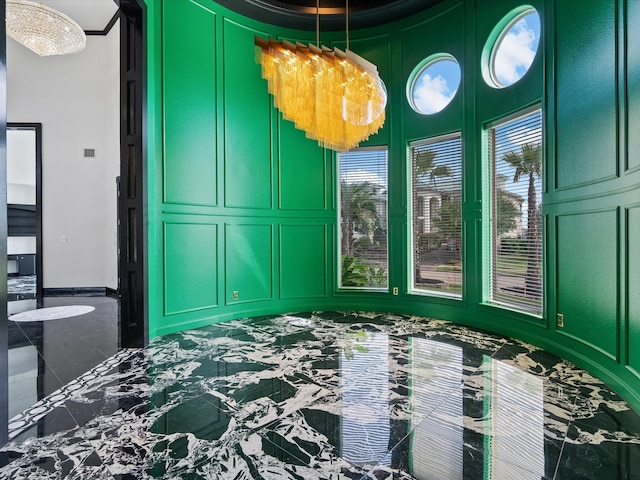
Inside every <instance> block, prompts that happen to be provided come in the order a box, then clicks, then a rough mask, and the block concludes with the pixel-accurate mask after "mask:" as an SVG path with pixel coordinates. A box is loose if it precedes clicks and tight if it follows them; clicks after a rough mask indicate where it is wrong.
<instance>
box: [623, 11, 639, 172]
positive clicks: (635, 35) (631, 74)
mask: <svg viewBox="0 0 640 480" xmlns="http://www.w3.org/2000/svg"><path fill="white" fill-rule="evenodd" d="M638 25H640V1H639V0H627V25H626V31H627V35H628V38H627V41H626V45H625V46H626V49H627V50H626V68H627V77H626V88H627V94H628V96H629V99H628V105H629V107H628V108H629V112H628V119H627V130H626V131H625V132H624V133H625V135H624V139H626V141H627V142H628V143H627V149H628V150H627V155H628V157H627V162H626V165H625V168H626V169H627V170H628V171H629V172H631V171H638V170H640V135H638V125H640V28H638ZM636 183H637V180H636Z"/></svg>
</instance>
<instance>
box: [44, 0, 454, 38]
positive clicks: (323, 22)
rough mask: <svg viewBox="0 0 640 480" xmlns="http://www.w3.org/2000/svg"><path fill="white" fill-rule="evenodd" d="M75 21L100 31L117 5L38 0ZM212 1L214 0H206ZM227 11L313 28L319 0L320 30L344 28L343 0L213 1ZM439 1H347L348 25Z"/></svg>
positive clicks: (110, 0)
mask: <svg viewBox="0 0 640 480" xmlns="http://www.w3.org/2000/svg"><path fill="white" fill-rule="evenodd" d="M40 1H41V2H42V3H43V4H44V5H47V6H49V7H51V8H54V9H56V10H59V11H60V12H62V13H64V14H66V15H68V16H69V17H71V18H72V19H73V20H75V21H76V22H77V23H78V24H79V25H80V26H81V27H82V28H83V29H84V30H89V31H96V30H97V31H101V30H104V28H105V27H106V26H107V25H108V24H109V21H110V20H111V18H112V17H113V15H114V14H115V13H116V11H117V9H118V7H117V5H116V3H115V1H114V0H40ZM209 1H214V0H209ZM215 1H216V3H219V4H221V5H223V6H225V7H227V8H229V9H231V10H234V11H236V12H238V13H240V14H242V15H245V16H247V17H250V18H254V19H256V20H259V21H262V22H265V23H269V24H272V25H277V26H280V27H288V28H295V29H300V30H312V31H315V29H316V2H317V1H319V7H320V8H319V13H320V30H321V31H329V30H333V31H335V30H344V29H345V26H346V23H345V10H346V8H345V7H346V4H347V0H215ZM441 1H442V0H348V4H349V28H350V29H359V28H366V27H372V26H375V25H379V24H381V23H387V22H390V21H394V20H398V19H400V18H404V17H408V16H410V15H414V14H416V13H417V12H420V11H422V10H425V9H427V8H429V7H432V6H433V5H436V4H438V3H440V2H441Z"/></svg>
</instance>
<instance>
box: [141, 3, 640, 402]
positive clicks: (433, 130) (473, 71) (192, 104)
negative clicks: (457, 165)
mask: <svg viewBox="0 0 640 480" xmlns="http://www.w3.org/2000/svg"><path fill="white" fill-rule="evenodd" d="M146 1H147V22H148V23H147V31H148V37H147V41H148V44H147V47H148V51H147V55H148V59H149V61H148V68H149V70H148V89H147V104H148V106H147V115H148V131H147V142H148V144H147V151H146V155H147V169H148V170H147V175H148V178H147V191H148V195H149V197H148V198H149V202H148V204H149V206H148V214H149V215H148V217H149V222H148V227H147V228H148V230H147V232H148V252H147V258H148V275H149V277H148V278H149V288H148V301H149V332H150V336H151V337H153V336H156V335H163V334H167V333H171V332H175V331H178V330H182V329H185V328H195V327H198V326H203V325H207V324H210V323H215V322H219V321H224V320H229V319H232V318H239V317H244V316H258V315H263V314H270V313H285V312H291V311H301V310H316V309H322V310H327V309H331V310H336V309H339V310H371V311H379V312H389V313H405V314H411V315H422V316H428V317H433V318H440V319H445V320H451V321H454V322H458V323H460V324H464V325H470V326H474V327H479V328H483V329H486V330H490V331H494V332H497V333H500V334H504V335H509V336H513V337H517V338H520V339H522V340H524V341H528V342H531V343H534V344H536V345H539V346H540V347H542V348H545V349H548V350H549V351H551V352H553V353H556V354H558V355H560V356H562V357H564V358H567V359H568V360H570V361H574V362H576V363H577V364H579V365H581V366H583V367H585V368H587V369H589V370H591V371H592V372H593V373H594V374H596V375H598V376H600V377H601V378H602V379H603V380H605V381H607V382H608V383H610V384H611V385H612V386H613V387H614V388H616V389H617V390H618V391H619V393H621V394H622V395H623V396H625V398H626V399H627V400H629V401H630V402H632V404H633V405H634V406H635V407H636V408H637V409H639V410H640V376H639V375H638V372H640V354H638V353H637V352H640V298H639V295H640V292H639V290H640V277H638V275H639V274H638V273H637V272H640V258H639V256H638V253H637V250H638V249H637V248H636V246H637V245H638V244H640V231H639V229H640V226H639V225H640V214H639V213H638V212H639V210H638V208H640V207H638V195H639V194H638V192H639V191H640V136H638V135H636V134H635V132H638V131H640V33H638V31H637V29H636V28H635V25H636V24H637V23H638V21H640V0H599V1H597V2H596V1H590V2H582V3H581V4H580V6H579V8H577V7H576V6H575V4H573V3H571V2H564V1H562V0H534V1H526V2H519V1H517V0H500V1H491V2H482V1H479V0H445V1H444V2H443V3H442V4H440V5H438V6H437V7H435V8H433V9H432V10H425V11H424V12H422V13H420V14H417V15H414V16H412V17H410V18H406V19H403V20H401V21H398V22H395V23H392V24H388V25H382V26H379V27H377V28H374V29H367V30H362V31H352V32H350V36H351V48H352V49H353V50H354V51H355V52H356V53H358V54H360V55H362V56H363V57H365V58H367V59H368V60H371V61H373V62H375V63H376V64H378V67H379V69H380V72H381V76H382V78H383V79H384V81H385V83H386V86H387V90H388V95H389V103H388V106H387V110H386V112H387V122H386V124H385V127H384V128H383V129H382V130H381V132H380V133H379V134H377V135H374V136H372V137H371V139H370V140H369V141H368V142H365V144H366V145H387V146H388V149H389V150H388V151H389V172H388V179H389V205H388V207H389V217H388V220H389V225H388V227H389V252H390V253H389V286H390V287H394V286H397V287H398V288H399V295H397V296H393V295H392V294H391V293H389V292H386V291H382V292H381V291H378V292H361V291H344V290H341V291H338V290H337V287H336V285H337V268H336V265H337V259H336V252H337V250H338V249H337V233H336V232H337V231H338V222H337V218H336V188H335V185H334V183H335V181H336V175H337V172H336V165H335V155H334V154H333V153H332V152H329V151H323V149H321V148H320V147H318V146H317V144H316V143H315V142H313V141H310V140H307V139H306V138H305V137H304V134H303V133H302V132H300V131H297V130H295V129H294V128H293V126H292V124H291V123H290V122H287V121H283V120H282V119H281V116H280V114H279V112H278V111H277V110H276V109H275V108H274V106H273V101H272V98H271V97H270V96H269V94H268V93H267V85H266V81H265V80H264V79H262V78H261V75H260V67H259V65H258V64H256V62H255V52H254V44H253V37H254V35H260V36H263V37H268V36H271V37H274V38H276V37H284V38H290V39H300V40H301V41H305V39H309V38H310V36H312V35H311V34H310V32H298V31H295V30H290V29H280V28H277V27H273V26H270V25H266V24H262V23H260V22H257V21H255V20H250V19H246V18H243V17H242V16H240V15H238V14H236V13H234V12H231V11H229V10H227V9H225V8H223V7H220V6H219V5H217V4H216V3H215V1H212V0H158V1H153V2H152V1H151V0H146ZM522 4H527V5H531V6H533V7H534V8H536V9H537V11H538V12H539V13H540V16H541V20H542V32H543V38H542V43H541V46H540V48H539V50H538V53H537V55H536V57H535V59H534V62H533V64H532V65H531V68H530V70H529V72H528V73H527V74H526V75H525V76H524V77H523V78H522V79H521V80H520V81H519V82H517V83H516V84H514V85H512V86H510V87H507V88H503V89H494V88H491V87H489V86H488V85H487V84H486V83H485V82H484V79H483V78H482V75H481V70H480V58H481V54H482V49H483V47H484V45H485V43H486V40H487V37H488V35H489V34H490V33H491V31H492V30H493V29H494V27H495V25H496V22H499V21H500V20H501V19H502V18H503V17H504V16H505V15H506V14H507V13H508V12H510V11H511V10H513V9H514V8H516V7H518V6H520V5H522ZM185 19H187V20H188V21H185ZM322 42H323V43H324V44H326V45H343V44H344V32H323V34H322ZM625 46H626V48H627V50H626V51H624V50H623V48H624V47H625ZM440 51H443V52H449V53H451V54H453V55H454V56H455V57H456V59H457V60H458V62H459V64H460V67H461V69H462V82H461V85H460V89H459V91H458V93H457V95H456V98H455V99H454V100H453V102H452V103H451V104H450V105H449V106H448V107H447V108H445V109H444V110H442V111H441V112H440V113H438V114H436V115H431V116H420V115H418V114H416V113H415V112H413V110H411V108H410V106H409V104H408V103H407V100H406V95H405V87H406V82H407V80H408V75H409V74H410V72H411V71H412V69H413V68H414V67H415V65H416V64H417V63H418V62H419V61H420V60H422V59H423V58H425V57H426V56H428V55H430V54H432V53H437V52H440ZM544 82H546V83H544ZM536 104H541V105H542V106H543V108H542V110H543V117H544V128H543V134H544V139H545V166H546V176H547V183H548V185H549V188H548V190H547V191H546V192H545V194H544V195H543V215H544V219H545V224H546V225H547V229H546V232H545V235H546V237H545V238H546V239H547V243H546V245H545V267H546V268H545V269H544V272H545V273H544V275H545V288H546V308H545V315H544V317H543V318H542V319H540V318H536V317H533V316H531V315H525V314H520V313H516V312H513V311H509V310H507V309H505V308H501V307H499V306H496V305H487V304H485V303H484V301H485V299H486V298H487V295H486V292H485V291H483V288H484V286H485V285H486V283H487V282H486V278H487V273H486V272H487V269H486V267H487V263H486V261H485V260H484V259H485V258H487V254H488V252H487V248H488V244H487V243H486V242H485V240H484V239H485V237H486V232H487V231H488V222H487V219H486V218H485V215H484V212H483V208H484V206H485V205H486V200H487V198H486V196H484V195H483V191H484V190H483V189H484V188H485V185H484V180H486V178H483V174H482V173H483V171H484V168H485V166H486V163H485V153H486V152H485V149H484V148H483V145H482V141H483V131H484V128H485V126H486V125H488V124H491V123H492V122H495V121H496V120H498V119H502V118H505V117H506V116H509V115H513V114H514V113H516V112H519V111H522V110H523V109H525V108H527V107H530V106H532V105H536ZM452 131H462V139H463V145H462V148H463V155H464V165H463V206H462V207H463V208H462V212H463V224H464V239H463V248H464V251H463V255H464V275H465V280H464V292H463V293H464V296H463V300H462V301H459V300H452V299H446V298H436V297H432V296H428V295H412V294H409V293H407V291H408V285H409V272H408V266H407V265H408V261H409V260H410V258H411V255H410V253H409V248H408V245H409V240H408V230H407V194H406V190H405V182H406V179H407V167H406V162H407V158H406V153H407V145H408V142H410V141H412V140H416V139H420V138H428V137H433V136H436V135H440V134H443V133H449V132H452ZM165 202H166V203H165ZM218 225H219V226H218ZM194 279H197V280H194ZM234 292H238V300H234V296H233V293H234ZM556 313H563V314H564V315H565V327H564V328H563V329H557V328H556V321H555V320H556Z"/></svg>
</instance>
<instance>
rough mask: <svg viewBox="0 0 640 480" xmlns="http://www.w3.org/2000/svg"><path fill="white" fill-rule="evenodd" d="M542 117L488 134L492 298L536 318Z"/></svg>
mask: <svg viewBox="0 0 640 480" xmlns="http://www.w3.org/2000/svg"><path fill="white" fill-rule="evenodd" d="M541 117H542V116H541V111H540V110H537V111H535V112H532V113H527V114H525V115H523V116H521V117H519V118H516V119H513V120H509V121H507V122H504V123H501V124H499V125H496V126H494V127H493V128H491V129H490V130H489V140H490V142H489V144H490V148H491V151H490V160H491V172H492V173H491V184H492V189H491V199H492V200H491V205H492V208H491V210H492V211H491V223H492V229H491V233H490V235H491V271H492V275H491V295H492V300H493V301H495V302H497V303H501V304H505V305H508V306H510V307H513V308H515V309H519V310H522V311H525V312H529V313H534V314H538V315H539V314H541V313H542V296H543V285H542V215H541V212H542V210H541V196H542V119H541ZM509 204H511V206H509Z"/></svg>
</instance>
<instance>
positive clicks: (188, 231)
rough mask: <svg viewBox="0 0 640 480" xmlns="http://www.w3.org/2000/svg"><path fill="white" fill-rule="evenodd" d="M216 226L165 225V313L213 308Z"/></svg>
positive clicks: (214, 295) (214, 303) (199, 224)
mask: <svg viewBox="0 0 640 480" xmlns="http://www.w3.org/2000/svg"><path fill="white" fill-rule="evenodd" d="M217 232H218V227H217V225H212V224H204V223H165V224H164V246H165V248H164V269H165V272H164V276H165V285H164V296H165V299H164V301H165V314H166V315H171V314H175V313H180V312H187V311H192V310H200V309H203V308H210V307H215V306H217V304H218V301H217V298H218V297H217V285H218V260H217V256H218V255H217V245H218V241H217Z"/></svg>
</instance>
